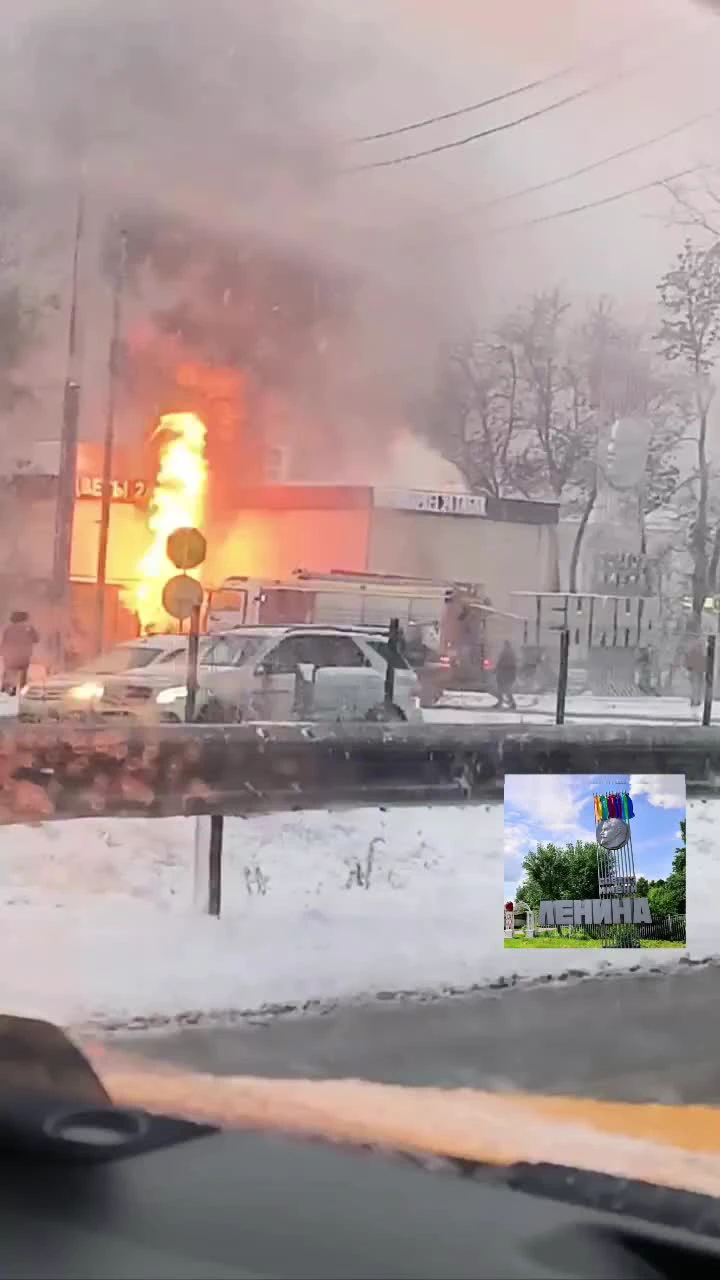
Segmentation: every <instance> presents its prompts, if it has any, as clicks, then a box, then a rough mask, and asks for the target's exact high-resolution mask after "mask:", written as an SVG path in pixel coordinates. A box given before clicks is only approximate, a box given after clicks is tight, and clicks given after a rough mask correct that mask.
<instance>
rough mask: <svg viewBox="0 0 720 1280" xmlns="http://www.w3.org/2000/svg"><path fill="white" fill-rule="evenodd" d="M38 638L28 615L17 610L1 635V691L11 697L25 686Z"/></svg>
mask: <svg viewBox="0 0 720 1280" xmlns="http://www.w3.org/2000/svg"><path fill="white" fill-rule="evenodd" d="M38 640H39V636H38V633H37V631H36V630H35V628H34V626H33V625H32V623H31V621H30V616H29V614H27V613H25V612H23V611H21V610H18V611H17V612H15V613H12V614H11V615H10V622H9V623H8V625H7V626H6V628H5V630H4V631H3V633H2V641H1V642H0V653H1V654H2V660H3V677H2V691H3V693H7V694H10V696H11V697H13V696H14V695H15V694H16V693H17V692H18V689H22V687H23V685H25V684H27V677H28V668H29V666H30V662H31V660H32V655H33V649H34V648H35V645H36V644H37V643H38Z"/></svg>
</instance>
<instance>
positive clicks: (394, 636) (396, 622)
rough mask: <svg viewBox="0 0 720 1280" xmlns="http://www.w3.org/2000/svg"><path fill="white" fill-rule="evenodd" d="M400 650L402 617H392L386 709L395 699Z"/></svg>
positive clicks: (388, 708) (387, 667)
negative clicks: (396, 671) (396, 672)
mask: <svg viewBox="0 0 720 1280" xmlns="http://www.w3.org/2000/svg"><path fill="white" fill-rule="evenodd" d="M399 651H400V619H399V618H391V619H390V629H389V631H388V660H387V665H386V667H385V709H386V710H387V711H390V710H391V709H392V705H393V702H394V700H395V666H396V661H397V656H398V653H399Z"/></svg>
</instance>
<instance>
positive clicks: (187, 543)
mask: <svg viewBox="0 0 720 1280" xmlns="http://www.w3.org/2000/svg"><path fill="white" fill-rule="evenodd" d="M167 554H168V560H169V561H170V563H171V564H174V565H175V568H176V569H185V570H187V569H197V568H198V566H199V565H201V564H202V562H203V560H204V559H205V556H206V555H207V542H206V540H205V537H204V535H203V534H202V533H201V532H200V530H199V529H175V531H174V532H173V533H171V534H170V537H169V538H168V540H167Z"/></svg>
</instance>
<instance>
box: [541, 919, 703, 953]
mask: <svg viewBox="0 0 720 1280" xmlns="http://www.w3.org/2000/svg"><path fill="white" fill-rule="evenodd" d="M543 932H544V933H545V936H547V935H548V934H551V935H552V934H555V935H556V936H557V937H559V938H577V939H582V938H586V939H593V940H594V941H599V942H601V943H602V945H603V946H604V947H633V946H639V945H640V943H641V942H672V943H674V944H676V945H679V946H684V945H685V941H686V932H685V916H679V915H667V916H658V917H657V919H655V920H653V922H652V924H620V925H612V924H588V925H583V926H582V927H581V928H575V927H574V926H566V925H556V927H555V928H554V929H552V930H550V929H548V930H544V931H543Z"/></svg>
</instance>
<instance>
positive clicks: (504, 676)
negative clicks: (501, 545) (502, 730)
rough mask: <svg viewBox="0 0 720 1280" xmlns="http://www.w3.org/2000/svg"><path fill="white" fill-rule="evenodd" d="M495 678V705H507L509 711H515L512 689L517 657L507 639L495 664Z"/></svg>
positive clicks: (515, 676)
mask: <svg viewBox="0 0 720 1280" xmlns="http://www.w3.org/2000/svg"><path fill="white" fill-rule="evenodd" d="M495 680H496V684H497V702H496V703H495V707H496V708H498V707H504V706H507V708H508V710H509V711H515V710H516V709H517V708H516V704H515V698H514V696H513V689H514V687H515V681H516V680H517V658H516V657H515V650H514V649H513V647H512V645H511V643H510V641H509V640H506V641H505V643H504V645H503V647H502V649H501V650H500V656H499V658H498V660H497V662H496V664H495Z"/></svg>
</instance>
